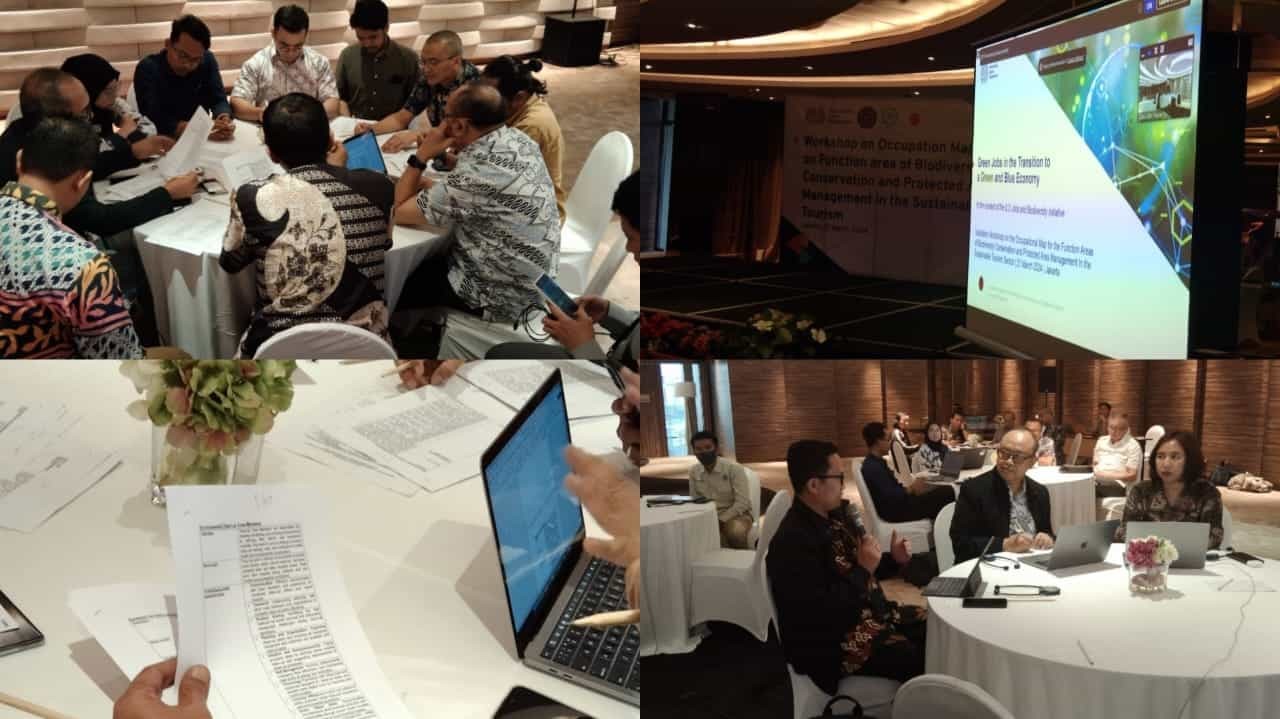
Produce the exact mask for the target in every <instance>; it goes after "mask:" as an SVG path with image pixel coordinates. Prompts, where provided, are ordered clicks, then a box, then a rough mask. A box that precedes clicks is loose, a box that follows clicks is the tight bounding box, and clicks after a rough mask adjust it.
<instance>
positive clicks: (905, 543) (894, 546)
mask: <svg viewBox="0 0 1280 719" xmlns="http://www.w3.org/2000/svg"><path fill="white" fill-rule="evenodd" d="M889 553H890V554H892V555H893V561H895V562H897V563H898V564H906V563H907V562H909V561H911V540H909V539H907V538H906V537H900V536H898V530H896V529H895V530H893V535H892V536H891V537H890V538H889Z"/></svg>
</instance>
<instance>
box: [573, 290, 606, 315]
mask: <svg viewBox="0 0 1280 719" xmlns="http://www.w3.org/2000/svg"><path fill="white" fill-rule="evenodd" d="M578 306H579V307H581V308H582V309H584V310H586V311H587V316H588V317H590V318H591V321H592V322H599V321H600V320H602V319H604V316H605V315H607V314H609V300H606V299H605V298H603V297H599V296H596V295H583V296H582V297H579V298H578Z"/></svg>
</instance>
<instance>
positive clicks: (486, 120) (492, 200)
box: [396, 83, 560, 323]
mask: <svg viewBox="0 0 1280 719" xmlns="http://www.w3.org/2000/svg"><path fill="white" fill-rule="evenodd" d="M446 114H447V115H448V117H447V119H446V120H445V124H444V125H442V126H441V127H436V128H432V129H431V130H430V131H429V132H428V133H427V135H426V136H425V137H424V140H423V142H422V143H421V144H420V145H418V151H417V154H416V155H415V156H414V157H411V158H410V161H409V166H408V168H406V170H405V172H404V175H402V176H401V177H400V182H399V183H398V184H397V185H396V221H397V222H400V223H403V224H422V223H430V224H432V225H436V226H440V227H444V228H446V229H447V232H448V233H449V234H450V235H452V238H451V243H450V248H449V250H448V252H446V253H444V254H442V255H440V256H439V257H437V258H433V259H429V260H427V261H426V262H424V263H422V265H420V266H419V267H418V269H417V270H414V272H413V274H412V275H411V276H410V277H409V280H408V282H407V283H406V284H405V288H404V291H403V292H402V293H401V296H400V306H401V307H405V308H420V307H437V306H443V307H452V308H454V309H458V310H461V311H463V312H467V313H470V314H473V315H475V316H477V317H483V318H484V319H485V320H488V321H493V322H507V323H510V322H512V321H514V320H516V319H517V318H519V317H520V316H521V314H522V313H524V312H525V310H526V309H528V308H529V307H531V306H533V307H541V306H542V299H541V297H540V296H539V295H538V292H537V290H535V289H534V285H533V283H534V281H535V280H536V279H537V278H538V275H539V274H540V273H546V274H547V275H548V276H550V277H553V278H554V277H555V273H556V266H557V264H558V263H559V257H560V221H559V217H557V215H556V203H555V188H554V187H553V186H552V184H551V176H550V175H548V174H547V168H546V165H544V164H543V162H542V155H541V153H539V152H538V146H537V145H536V144H535V143H534V142H533V140H530V139H529V137H528V136H527V135H525V134H524V133H523V132H520V131H519V130H515V129H512V128H510V127H506V126H505V125H504V124H503V121H504V118H505V117H506V113H505V110H504V107H503V101H502V96H501V95H499V94H498V91H497V90H495V89H493V88H492V87H489V86H488V85H482V84H479V83H471V84H468V85H466V86H464V87H461V88H459V89H458V90H457V91H456V92H454V94H453V95H451V96H450V98H449V104H448V106H447V110H446ZM450 147H453V148H457V149H458V164H457V167H455V168H454V170H453V171H452V172H450V173H449V174H448V175H447V176H446V177H445V178H444V179H443V180H441V181H439V182H437V183H435V184H434V185H432V186H431V187H430V188H429V189H420V184H421V183H420V180H421V177H422V169H423V168H425V167H426V162H427V161H428V160H430V159H431V158H432V157H435V156H436V155H438V154H440V153H441V152H444V151H445V149H447V148H450Z"/></svg>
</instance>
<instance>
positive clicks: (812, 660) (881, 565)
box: [762, 439, 927, 694]
mask: <svg viewBox="0 0 1280 719" xmlns="http://www.w3.org/2000/svg"><path fill="white" fill-rule="evenodd" d="M844 473H845V465H844V462H843V461H842V460H841V459H840V455H839V454H838V453H837V452H836V446H835V445H834V444H832V443H830V442H823V441H819V440H812V439H806V440H800V441H799V442H794V443H792V445H791V446H790V447H789V448H787V474H788V475H789V476H790V478H791V487H792V490H793V491H794V492H795V496H794V499H793V500H792V503H791V509H789V510H788V511H787V514H786V516H785V517H783V518H782V522H781V523H779V525H778V531H777V533H776V534H774V536H773V540H772V541H771V542H770V543H769V546H768V552H769V554H768V555H767V557H766V561H765V569H766V572H767V575H768V578H769V587H770V589H771V590H772V594H773V601H774V605H775V608H776V609H777V612H778V625H779V626H778V633H779V634H780V635H781V637H782V652H783V654H784V655H785V656H786V659H787V663H788V664H790V665H791V667H792V668H793V669H795V670H796V671H797V672H799V673H800V674H805V675H807V676H808V677H809V678H810V679H812V680H813V683H814V684H817V685H818V687H819V688H821V689H822V690H823V691H824V692H826V693H827V694H835V693H836V688H837V686H838V685H839V683H840V679H841V678H842V677H846V676H849V675H851V674H861V675H867V676H881V677H888V678H890V679H896V680H897V681H900V682H905V681H907V680H908V679H911V678H912V677H915V676H919V675H920V674H923V673H924V646H925V621H926V618H927V615H926V611H925V610H924V609H923V608H921V607H912V606H905V605H902V606H900V605H898V604H896V603H895V602H891V601H889V600H888V599H887V598H886V597H885V594H884V590H883V589H882V588H881V587H880V580H881V579H886V578H888V577H890V576H893V575H895V574H898V573H899V572H900V571H901V570H902V568H903V567H904V566H906V564H907V562H908V561H909V560H910V559H911V545H910V543H909V542H908V541H907V540H906V539H905V538H901V537H898V536H897V535H896V533H895V534H894V535H893V537H892V538H891V539H890V545H889V546H890V551H889V552H888V553H885V552H883V551H882V549H881V546H880V542H879V541H878V540H877V539H876V538H875V536H873V535H872V534H870V533H868V532H867V530H866V528H865V527H864V526H863V524H862V520H861V517H860V516H859V515H858V510H857V508H856V507H855V506H854V505H852V504H850V503H849V501H848V500H846V499H844ZM762 549H763V548H762Z"/></svg>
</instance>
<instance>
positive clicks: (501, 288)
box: [0, 0, 640, 364]
mask: <svg viewBox="0 0 1280 719" xmlns="http://www.w3.org/2000/svg"><path fill="white" fill-rule="evenodd" d="M351 26H352V28H353V29H354V31H355V33H356V37H357V39H358V44H356V45H352V46H351V47H348V48H347V49H345V50H344V51H343V52H342V54H341V56H340V58H339V61H338V68H337V71H336V72H335V71H334V70H333V69H332V68H331V67H330V64H329V61H328V60H327V59H326V58H325V57H324V56H323V55H321V54H320V53H319V52H317V51H316V50H314V49H312V48H311V47H308V46H307V44H306V42H307V36H308V30H309V18H308V16H307V13H306V11H305V10H304V9H302V8H301V7H299V6H297V5H287V6H284V7H281V8H279V9H278V10H277V11H276V13H275V15H274V17H273V29H272V32H271V36H272V44H271V45H269V46H268V47H266V48H263V49H262V50H261V51H259V52H258V53H256V54H255V55H253V56H252V57H251V58H250V59H249V60H247V61H246V62H245V63H244V65H243V66H242V67H241V69H240V75H239V79H238V80H237V81H236V83H235V86H234V88H233V89H232V91H231V94H230V99H228V96H227V93H226V91H225V89H224V87H223V85H222V79H221V74H220V72H219V68H218V61H217V58H216V57H215V56H214V55H213V53H212V52H210V49H209V48H210V46H211V43H212V38H211V34H210V31H209V28H208V26H207V25H205V23H204V22H203V21H201V20H200V19H199V18H198V17H195V16H193V15H184V16H182V17H180V18H178V19H177V20H175V21H173V23H172V26H171V30H170V36H169V39H168V40H166V41H165V48H164V50H162V51H161V52H158V53H156V54H154V55H150V56H148V57H145V58H143V59H142V60H141V61H140V62H139V63H138V65H137V68H136V70H135V73H134V78H133V87H134V92H133V96H134V97H136V103H130V102H128V101H126V100H125V99H124V98H122V97H121V96H120V95H121V91H120V75H119V72H118V71H117V70H115V69H114V68H113V67H112V66H111V64H110V63H109V62H108V61H107V60H105V59H103V58H101V57H99V56H97V55H92V54H87V55H77V56H75V57H72V58H69V59H68V60H67V61H66V62H65V63H63V66H62V67H61V68H41V69H38V70H36V71H34V72H33V73H31V75H30V76H28V77H27V78H26V79H25V81H24V82H23V84H22V87H21V91H20V96H19V105H18V108H17V109H16V111H15V112H14V113H12V114H11V116H10V121H9V125H8V127H7V129H6V131H5V132H4V134H3V136H0V185H3V186H4V190H3V195H4V196H5V198H6V200H5V201H4V202H3V203H0V231H2V233H3V234H2V235H0V357H85V358H97V357H113V358H114V357H134V356H137V355H138V354H139V353H140V352H141V351H142V345H143V344H144V342H142V341H140V340H139V339H138V337H137V335H138V334H142V335H143V336H144V338H145V339H147V340H149V341H148V342H146V344H155V343H156V341H157V340H158V337H157V333H156V332H155V331H154V330H152V328H151V327H150V326H146V327H143V326H142V325H146V324H149V323H144V322H142V321H141V317H140V314H141V313H140V312H139V311H138V305H139V303H141V304H142V305H147V304H149V290H148V283H147V279H146V276H145V273H144V272H143V271H142V264H141V259H140V256H139V254H138V251H137V248H136V246H135V244H134V242H135V240H134V238H133V236H132V233H131V232H128V231H129V230H131V229H132V228H134V227H137V226H138V225H141V224H143V223H145V222H148V221H150V220H152V219H155V218H156V217H159V216H161V215H164V214H167V213H169V212H171V211H173V210H174V208H175V205H176V204H177V203H183V202H185V201H188V200H190V198H191V197H192V196H193V195H194V194H195V193H196V192H197V190H198V189H199V187H200V185H201V182H202V177H201V175H200V173H199V172H198V171H197V172H191V173H188V174H185V175H181V176H179V177H175V178H171V179H169V180H167V181H166V182H165V183H164V184H163V186H161V187H158V188H156V189H154V190H151V191H149V192H146V193H144V194H142V195H141V196H139V197H135V198H133V199H129V200H124V201H120V202H114V203H110V204H105V203H103V202H101V201H100V200H99V199H97V198H96V197H95V194H94V190H93V182H94V181H95V180H102V179H105V178H106V176H108V175H110V174H112V173H114V172H116V171H118V170H122V169H129V168H132V167H136V166H137V165H138V164H139V163H141V162H143V161H146V160H149V159H152V158H154V157H156V156H162V155H164V154H165V153H166V152H168V151H169V150H170V149H171V148H172V147H173V145H174V142H175V140H176V139H177V138H180V137H181V136H182V134H183V133H184V132H185V130H186V125H187V121H188V120H189V119H190V118H191V117H192V115H193V113H194V112H195V111H196V110H197V108H203V109H204V110H206V111H208V112H209V113H210V115H211V116H212V119H213V127H212V130H211V132H210V134H209V137H208V139H209V140H210V141H214V142H218V141H228V140H231V139H232V138H234V136H235V133H236V121H237V120H240V121H248V122H255V123H260V124H261V125H262V128H263V137H264V140H265V143H266V149H267V152H268V154H269V156H270V157H271V159H272V160H274V161H276V162H277V163H278V164H280V165H281V166H282V167H284V168H285V170H286V174H284V175H280V176H275V177H271V178H268V179H265V180H259V181H253V182H249V183H246V184H244V185H242V186H240V187H238V188H228V189H230V190H232V191H233V192H232V195H231V200H230V204H231V209H230V221H229V226H228V229H227V233H226V236H225V239H224V248H223V252H222V257H221V261H220V264H221V265H222V267H223V268H224V269H225V270H227V271H229V272H235V271H239V270H242V269H245V268H248V267H250V266H252V267H253V268H254V271H255V273H256V275H257V301H256V303H255V306H254V311H253V315H252V317H251V318H248V319H249V322H248V329H247V330H246V332H245V334H244V335H243V337H242V341H241V344H240V354H241V355H242V356H245V357H251V356H253V353H254V352H255V351H256V350H257V348H258V347H259V346H261V344H262V343H263V342H264V341H265V340H266V339H268V338H269V337H271V336H272V335H274V334H276V333H278V332H281V331H283V330H285V329H288V328H290V327H294V326H297V325H300V324H304V323H309V322H344V323H348V324H351V325H354V326H357V327H361V328H363V329H366V330H369V331H371V332H373V333H374V334H376V335H379V336H381V337H382V338H384V339H387V340H389V341H390V340H391V339H392V337H391V334H390V329H389V328H390V327H391V326H392V325H391V318H390V316H389V312H388V307H387V304H386V301H385V299H384V289H385V288H384V264H385V255H386V252H387V250H389V249H390V247H391V236H392V233H393V226H394V225H395V224H405V225H412V224H430V225H433V226H436V227H440V228H443V229H444V230H445V231H446V232H447V233H448V234H449V235H450V237H449V238H448V243H447V244H448V249H447V250H446V251H444V252H442V253H441V254H439V255H438V256H437V257H435V258H433V259H431V260H429V261H427V262H424V263H423V264H422V265H421V266H420V267H418V268H417V269H416V270H415V271H414V272H413V274H412V275H411V276H410V277H409V279H408V280H407V282H406V284H405V286H404V288H403V292H402V294H401V302H400V307H402V308H404V309H406V310H410V311H412V310H415V309H421V308H447V309H452V310H456V311H460V312H464V313H467V314H469V315H473V316H475V317H478V318H481V319H482V320H485V321H489V322H495V323H505V324H506V325H507V326H508V327H510V326H511V325H512V324H513V323H515V322H516V321H517V320H519V319H520V318H522V317H526V318H527V317H528V316H529V313H530V312H531V311H534V310H536V311H541V312H544V313H545V314H546V316H545V319H544V320H543V322H542V324H543V329H544V330H545V332H546V333H547V334H548V335H549V336H550V337H551V338H552V339H554V340H556V341H557V342H558V343H559V344H560V346H559V347H554V346H552V347H550V348H547V347H546V346H536V345H535V347H530V345H533V344H534V343H513V344H508V345H505V346H500V347H499V348H495V349H496V350H497V353H498V356H506V357H510V356H532V355H535V354H536V355H537V356H540V357H542V356H565V357H573V356H577V357H593V358H605V352H604V350H603V349H602V348H601V347H600V345H599V344H598V343H597V340H596V328H595V325H596V324H601V325H603V326H604V327H605V329H607V330H608V331H609V333H610V334H611V335H612V336H613V338H614V339H615V340H617V342H616V343H615V345H614V349H613V350H612V351H611V353H612V354H616V355H619V356H620V358H622V359H625V360H627V362H626V363H627V364H634V359H635V357H636V356H637V343H638V331H637V330H636V324H637V323H636V322H635V315H636V313H634V312H630V311H626V310H624V309H623V308H619V307H613V306H611V304H610V303H609V302H608V301H606V300H604V299H603V298H600V297H582V298H579V302H578V311H577V312H576V313H575V314H574V315H569V314H567V313H565V312H563V311H560V310H559V309H558V308H550V307H546V306H544V302H543V300H542V298H541V296H540V295H539V293H538V291H537V290H536V289H535V288H534V284H533V282H534V280H535V279H537V277H538V276H539V275H540V274H544V273H545V274H546V275H548V276H549V277H552V278H554V277H555V275H556V271H557V267H558V264H559V251H560V227H561V224H562V223H563V222H564V200H565V193H564V189H563V187H562V184H561V164H562V161H561V156H562V153H563V147H564V139H563V137H562V135H561V132H560V127H559V124H558V122H557V120H556V118H555V114H554V113H553V112H552V111H551V108H550V106H549V105H548V104H547V103H546V101H545V100H544V99H543V97H544V96H545V95H546V93H547V88H546V85H545V84H544V83H543V82H542V81H541V80H539V79H537V78H536V77H535V76H534V75H533V73H534V72H536V71H537V70H539V69H541V67H542V65H541V63H540V62H538V61H537V60H536V59H534V60H528V61H523V62H522V61H519V60H516V59H515V58H511V57H501V58H498V59H497V60H495V61H493V62H490V63H489V64H488V65H486V66H485V68H484V70H483V71H481V70H479V69H477V67H476V66H475V65H474V64H472V63H471V62H470V61H469V60H467V59H465V58H463V57H462V51H463V47H462V41H461V39H460V38H459V36H458V35H457V33H455V32H452V31H450V30H441V31H438V32H435V33H432V34H431V35H430V36H428V37H427V38H426V41H425V42H424V44H423V46H422V50H421V53H420V56H415V54H414V53H413V51H412V50H410V49H408V48H405V47H404V46H402V45H400V44H398V43H396V42H395V41H394V40H392V39H391V38H390V37H389V35H388V29H389V18H388V10H387V6H386V5H385V3H383V2H382V0H359V1H358V2H357V3H356V4H355V6H354V9H353V11H352V14H351ZM353 111H354V112H357V113H359V114H360V115H365V116H367V115H374V116H375V117H378V118H381V119H378V120H377V121H376V122H359V123H357V124H356V127H355V132H356V133H357V134H359V133H363V132H366V131H373V132H377V133H381V132H391V131H398V132H397V134H395V135H393V136H392V137H391V139H390V140H388V141H387V142H386V143H385V145H384V146H385V147H386V148H387V149H396V150H398V149H404V148H409V147H413V146H415V145H416V148H417V149H416V152H415V153H414V155H413V156H412V157H411V158H410V159H409V161H408V165H409V166H408V168H407V169H406V171H405V172H404V174H403V175H402V176H401V177H400V178H399V181H398V182H397V183H395V184H393V183H392V182H391V180H390V179H388V178H387V177H386V176H384V175H381V174H378V173H374V172H371V171H365V170H347V169H346V167H345V165H346V155H345V150H344V147H343V145H342V144H341V143H338V142H336V140H335V139H334V136H333V134H332V132H331V131H330V126H329V123H330V120H331V118H333V117H335V116H336V115H339V114H346V113H350V112H353ZM419 114H423V115H424V118H423V119H424V120H425V123H424V124H423V126H422V127H419V128H415V129H409V127H410V123H411V121H413V120H414V118H415V117H417V116H418V115H419ZM81 125H83V128H81V127H80V126H81ZM37 130H40V131H37ZM241 132H243V129H242V130H241ZM90 140H92V142H91V143H90ZM75 142H79V143H80V145H78V146H77V147H76V148H74V149H71V148H69V146H68V145H67V144H66V143H75ZM44 143H61V144H55V145H51V146H44V145H43V144H44ZM89 144H92V146H93V150H94V151H93V152H92V153H86V152H82V151H80V150H82V149H83V147H88V145H89ZM37 145H41V146H39V147H37ZM23 158H25V162H24V161H23ZM433 160H438V161H439V162H441V163H443V166H444V167H446V168H447V170H448V171H447V174H445V175H444V176H443V177H442V178H441V179H439V180H435V181H433V180H432V179H430V178H429V177H425V176H424V170H425V169H426V168H427V164H428V163H430V162H432V161H433ZM616 189H617V192H616V194H615V197H614V210H615V211H616V212H617V213H618V214H620V215H622V216H623V223H622V225H623V230H624V234H626V236H627V244H628V249H629V250H632V251H634V250H635V249H638V243H639V238H638V232H637V231H636V230H635V227H636V226H637V225H638V224H639V214H640V213H639V190H638V186H637V184H636V180H635V178H634V177H633V178H629V179H628V180H627V181H625V182H624V183H623V184H622V185H621V186H620V187H619V188H616ZM51 193H52V194H51ZM131 309H132V310H133V313H132V314H131V312H130V311H131ZM135 325H138V327H137V329H138V330H139V331H135V328H134V326H135ZM410 329H412V328H410ZM104 333H109V334H111V336H112V338H113V339H111V340H109V341H104V340H101V339H99V338H100V337H102V336H103V335H104ZM131 335H132V337H131ZM522 353H523V354H522Z"/></svg>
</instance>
